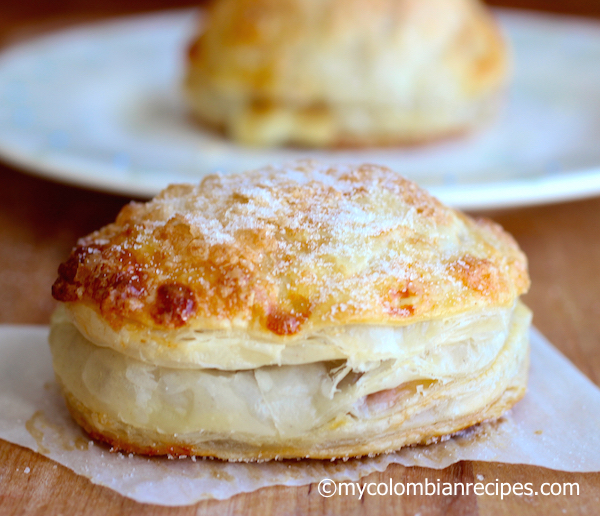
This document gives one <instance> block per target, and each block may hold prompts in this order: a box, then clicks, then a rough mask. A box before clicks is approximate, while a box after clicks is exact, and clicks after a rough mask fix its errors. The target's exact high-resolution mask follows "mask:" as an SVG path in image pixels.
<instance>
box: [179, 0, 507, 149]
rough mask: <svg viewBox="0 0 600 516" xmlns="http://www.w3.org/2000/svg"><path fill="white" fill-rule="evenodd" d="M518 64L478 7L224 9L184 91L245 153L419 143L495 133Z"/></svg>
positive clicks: (317, 0)
mask: <svg viewBox="0 0 600 516" xmlns="http://www.w3.org/2000/svg"><path fill="white" fill-rule="evenodd" d="M507 62H508V58H507V49H506V45H505V43H504V40H503V38H502V36H501V34H500V32H499V30H498V27H497V26H496V23H495V22H494V20H493V18H492V16H491V14H490V12H489V11H488V9H487V8H486V7H485V6H484V5H483V4H482V3H481V2H480V1H479V0H217V1H213V3H212V4H211V7H210V8H209V10H208V13H207V15H206V18H205V19H203V23H202V27H201V33H200V35H199V36H198V37H197V39H196V40H195V41H194V43H193V44H192V46H191V48H190V52H189V58H188V63H187V76H186V79H185V93H186V96H187V99H188V103H189V105H190V107H191V109H192V111H193V113H194V114H195V115H196V116H197V117H198V118H199V119H201V120H202V121H204V122H205V123H206V124H208V125H210V126H213V127H216V128H219V129H221V130H223V131H224V132H225V133H226V134H227V135H229V136H230V137H232V138H233V139H234V140H237V141H239V142H241V143H244V144H250V145H256V146H272V145H281V144H297V145H302V146H316V147H325V146H369V145H396V144H413V143H422V142H425V141H429V140H434V139H438V138H442V137H446V136H450V135H454V134H457V133H463V132H465V131H468V130H470V129H472V128H474V127H478V126H480V125H482V124H485V123H486V122H487V121H488V120H489V119H490V117H491V116H492V115H493V114H494V113H495V111H496V109H497V104H498V101H499V97H500V96H501V95H502V93H503V91H504V89H505V85H506V82H507V75H508V72H507V68H508V65H507Z"/></svg>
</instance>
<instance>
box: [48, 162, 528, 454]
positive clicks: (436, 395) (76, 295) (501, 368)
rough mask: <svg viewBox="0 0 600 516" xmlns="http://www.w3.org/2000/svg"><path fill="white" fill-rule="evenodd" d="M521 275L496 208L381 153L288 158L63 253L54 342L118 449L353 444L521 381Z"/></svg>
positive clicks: (393, 438)
mask: <svg viewBox="0 0 600 516" xmlns="http://www.w3.org/2000/svg"><path fill="white" fill-rule="evenodd" d="M528 286H529V278H528V274H527V263H526V258H525V256H524V255H523V253H522V252H521V251H520V250H519V248H518V246H517V245H516V243H515V242H514V240H513V239H512V238H511V237H510V236H509V235H508V234H506V233H505V232H504V231H503V230H502V229H501V228H500V227H499V226H497V225H495V224H494V223H492V222H490V221H486V220H473V219H471V218H469V217H467V216H465V215H463V214H461V213H460V212H457V211H455V210H453V209H450V208H447V207H445V206H443V205H442V204H441V203H440V202H439V201H437V200H436V199H435V198H433V197H431V196H430V195H429V194H427V193H426V192H425V191H423V190H421V189H420V188H418V187H417V186H416V185H415V184H414V183H412V182H410V181H407V180H405V179H403V178H402V177H400V176H398V175H397V174H395V173H394V172H392V171H390V170H389V169H386V168H383V167H379V166H375V165H362V166H335V167H331V166H328V165H322V164H319V163H315V162H312V161H304V162H297V163H294V164H292V165H289V166H285V167H266V168H263V169H260V170H255V171H251V172H247V173H244V174H240V175H213V176H208V177H206V178H205V179H204V180H203V181H202V182H201V183H200V184H198V185H173V186H170V187H169V188H167V189H166V190H164V191H163V192H161V193H160V194H159V195H158V196H157V197H156V198H155V199H153V200H152V201H150V202H148V203H131V204H129V205H127V206H125V207H124V208H123V209H122V211H121V213H120V214H119V216H118V217H117V220H116V222H115V223H113V224H110V225H108V226H106V227H104V228H102V229H100V230H99V231H96V232H94V233H92V234H91V235H89V236H87V237H85V238H82V239H81V240H80V241H79V242H78V244H77V246H76V247H75V248H74V250H73V251H72V253H71V255H70V257H69V258H68V260H67V261H66V262H65V263H63V264H62V265H61V266H60V268H59V277H58V279H57V280H56V282H55V283H54V286H53V295H54V297H55V298H56V299H57V300H59V301H60V302H61V303H60V306H59V309H58V310H57V312H56V313H55V315H54V317H53V321H52V329H51V335H50V345H51V350H52V354H53V363H54V368H55V372H56V376H57V379H58V381H59V384H60V385H61V387H62V389H63V392H64V394H65V398H66V400H67V404H68V406H69V409H70V410H71V413H72V414H73V416H74V418H75V419H76V420H77V422H78V423H79V424H81V426H82V427H83V428H84V429H85V430H86V431H87V432H89V433H90V434H91V435H92V436H93V437H95V438H97V439H100V440H102V441H106V442H108V443H110V444H111V445H112V446H113V447H114V448H115V449H122V450H125V451H132V452H138V453H145V454H151V455H152V454H172V455H201V456H212V457H218V458H221V459H228V460H250V461H253V460H269V459H282V458H298V457H312V458H334V457H348V456H362V455H367V454H369V455H370V454H377V453H384V452H389V451H393V450H396V449H398V448H400V447H402V446H405V445H408V444H414V443H427V442H431V441H433V440H435V439H437V438H439V437H441V436H444V435H447V434H451V433H453V432H457V431H459V430H461V429H463V428H466V427H468V426H471V425H474V424H476V423H478V422H481V421H483V420H486V419H490V418H497V417H499V416H500V415H502V414H503V413H504V412H505V411H506V410H507V409H508V408H510V407H511V406H512V405H513V404H514V403H516V401H518V400H519V399H520V398H521V397H522V396H523V394H524V392H525V385H526V378H527V364H528V328H529V324H530V318H531V316H530V313H529V311H528V309H527V308H525V307H524V305H522V304H521V302H520V301H519V296H520V295H521V294H523V293H524V292H525V291H526V290H527V289H528Z"/></svg>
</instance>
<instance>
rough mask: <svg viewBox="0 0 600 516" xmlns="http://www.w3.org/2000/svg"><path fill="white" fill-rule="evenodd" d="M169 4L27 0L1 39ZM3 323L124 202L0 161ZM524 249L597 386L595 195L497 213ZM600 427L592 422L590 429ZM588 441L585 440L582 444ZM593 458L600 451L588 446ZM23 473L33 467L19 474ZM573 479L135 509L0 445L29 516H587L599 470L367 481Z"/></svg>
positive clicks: (519, 469)
mask: <svg viewBox="0 0 600 516" xmlns="http://www.w3.org/2000/svg"><path fill="white" fill-rule="evenodd" d="M194 3H196V2H191V1H188V2H186V1H183V2H177V3H176V4H173V3H169V4H167V3H166V1H165V0H103V1H100V0H93V1H88V2H84V1H83V0H71V1H57V2H55V1H50V0H43V1H39V0H25V1H21V2H12V3H10V5H8V7H6V9H5V8H4V7H3V14H2V16H0V41H7V40H11V39H14V37H15V35H17V36H18V35H20V36H21V37H23V35H27V34H29V33H31V32H34V31H35V30H38V31H39V30H40V28H41V29H42V30H43V29H44V28H48V27H53V26H55V25H56V24H57V23H60V24H64V23H69V22H70V23H72V22H73V21H77V20H83V19H89V18H98V17H101V16H105V15H114V14H122V13H126V12H133V11H138V10H147V9H154V8H160V7H172V6H175V5H179V6H181V5H192V4H194ZM491 3H494V4H496V5H498V4H503V5H512V6H519V7H524V8H543V9H547V10H552V11H556V12H571V13H577V14H587V15H591V16H600V3H598V2H597V0H593V1H592V0H576V1H571V2H568V1H567V0H563V1H558V0H506V1H505V0H502V1H494V2H491ZM0 185H2V188H0V323H40V324H45V323H47V322H48V318H49V315H50V313H51V311H52V309H53V306H54V304H53V301H52V300H51V298H50V295H49V291H50V285H51V284H52V282H53V281H54V277H55V274H56V268H57V267H58V264H59V263H60V261H61V260H62V259H64V257H65V256H66V255H67V253H68V251H69V249H70V247H71V246H72V245H73V244H74V242H75V240H76V238H77V237H79V236H82V235H84V234H86V233H88V232H90V231H92V230H94V229H96V228H98V227H99V226H101V225H103V224H106V223H108V222H110V221H111V220H113V219H114V217H115V215H116V214H117V212H118V210H119V209H120V207H121V206H122V205H123V204H125V203H126V202H127V201H128V200H129V199H125V198H123V197H118V196H113V195H106V194H102V193H97V192H89V191H84V190H80V189H78V188H73V187H70V186H63V185H59V184H55V183H51V182H48V181H45V180H42V179H37V178H34V177H30V176H27V175H25V174H23V173H22V172H20V171H17V170H15V169H13V168H10V167H8V166H4V165H1V164H0ZM483 215H485V216H488V217H490V218H493V219H494V220H496V221H497V222H499V223H500V224H502V225H503V226H504V227H505V228H506V229H507V230H508V231H510V232H511V233H512V234H513V235H514V236H515V237H516V239H517V240H518V241H519V243H520V245H521V246H522V248H523V249H524V251H525V252H526V254H527V255H528V256H529V260H530V272H531V276H532V282H533V286H532V288H531V292H530V293H529V294H528V295H527V296H526V299H525V301H526V303H527V304H528V305H529V306H530V307H531V308H532V309H533V311H534V314H535V317H534V322H535V324H536V326H537V327H538V328H539V329H540V330H541V331H542V332H543V333H544V334H545V335H546V336H547V337H548V338H549V339H550V341H551V342H553V343H554V344H555V345H556V347H558V348H559V349H560V350H561V351H562V352H563V353H564V354H565V355H566V356H567V357H568V358H569V359H570V360H571V361H572V362H573V363H574V364H575V365H576V366H577V367H578V368H579V369H580V370H581V371H583V373H584V374H585V375H587V376H588V377H589V378H590V379H591V380H592V381H593V382H595V383H596V384H598V385H600V274H599V273H600V266H599V264H600V239H599V238H598V235H599V234H600V199H591V200H585V201H579V202H573V203H564V204H556V205H549V206H542V207H531V208H525V209H516V210H511V211H496V212H490V213H484V214H483ZM596 431H598V429H597V430H596ZM581 444H582V446H585V443H581ZM595 452H596V453H597V450H596V451H595ZM25 468H29V472H28V473H25ZM481 477H483V479H484V480H483V481H485V482H490V481H492V482H493V481H495V480H496V479H498V480H499V481H500V482H523V483H524V482H533V483H534V485H536V486H539V485H541V483H543V482H550V483H552V482H560V483H563V482H578V483H579V485H580V495H579V496H571V497H569V496H566V497H562V496H561V497H541V496H538V497H517V496H509V497H507V498H505V499H504V500H500V498H499V497H491V496H479V497H477V496H475V495H472V494H471V495H470V496H456V497H447V496H430V497H427V496H410V497H395V496H394V497H374V496H368V497H366V498H364V499H363V500H357V499H353V498H352V497H333V498H330V499H324V498H322V497H321V496H320V495H319V494H318V493H317V490H316V486H314V485H312V486H305V487H300V488H283V487H273V488H265V489H261V490H260V491H257V492H254V493H250V494H244V495H239V496H235V497H233V498H231V499H230V500H226V501H206V502H202V503H199V504H196V505H193V506H188V507H180V508H166V507H160V506H152V505H141V504H138V503H136V502H133V501H131V500H129V499H126V498H124V497H122V496H120V495H118V494H116V493H115V492H113V491H111V490H109V489H107V488H104V487H100V486H96V485H94V484H92V483H91V482H89V481H88V480H87V479H85V478H83V477H80V476H77V475H75V474H74V473H72V472H71V471H70V470H68V469H66V468H64V467H62V466H60V465H57V464H56V463H54V462H52V461H51V460H49V459H47V458H45V457H43V456H41V455H38V454H37V453H34V452H32V451H30V450H27V449H24V448H21V447H19V446H15V445H13V444H10V443H7V442H4V441H0V513H1V514H3V515H4V514H6V515H9V514H27V515H37V514H40V515H42V514H43V515H52V514H65V515H75V514H77V515H79V514H81V515H100V514H102V515H105V514H110V515H113V514H115V515H129V514H138V513H140V512H142V511H143V512H144V514H149V515H180V514H181V515H184V514H185V515H192V514H215V515H216V514H219V515H228V514H260V515H269V516H270V515H272V514H307V513H314V514H344V515H354V514H357V515H358V514H361V515H362V514H382V515H391V514H394V515H414V514H420V515H421V516H432V515H438V514H440V515H441V514H448V515H507V516H508V515H510V516H513V515H516V514H519V515H525V516H527V515H534V514H545V515H554V514H556V515H563V514H569V515H571V514H581V515H587V514H589V515H592V514H598V513H599V512H600V509H598V507H600V473H599V474H572V473H563V472H556V471H551V470H548V469H544V468H537V467H530V466H514V465H502V464H494V463H481V462H461V463H459V464H456V465H453V466H451V467H449V468H447V469H445V470H441V471H438V470H429V469H425V468H405V467H402V466H397V465H394V466H390V467H389V468H388V469H387V470H386V471H385V472H383V473H374V474H372V475H370V476H369V477H367V478H366V479H364V481H365V482H378V481H384V482H388V481H389V479H390V478H392V479H393V481H394V482H418V481H422V480H424V479H425V478H427V479H428V480H429V481H436V480H437V479H440V480H441V481H449V482H458V481H464V482H473V481H478V480H480V479H481Z"/></svg>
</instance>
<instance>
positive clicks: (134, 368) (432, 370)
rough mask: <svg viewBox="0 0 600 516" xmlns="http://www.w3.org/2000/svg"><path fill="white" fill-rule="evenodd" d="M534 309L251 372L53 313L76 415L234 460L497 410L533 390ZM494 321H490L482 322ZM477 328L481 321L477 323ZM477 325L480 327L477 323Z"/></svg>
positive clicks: (311, 453) (385, 435)
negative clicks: (89, 328)
mask: <svg viewBox="0 0 600 516" xmlns="http://www.w3.org/2000/svg"><path fill="white" fill-rule="evenodd" d="M529 322H530V313H529V311H528V310H527V309H526V308H525V307H524V306H523V305H521V304H517V305H516V307H515V309H514V311H513V310H511V313H510V317H509V321H508V324H505V329H504V331H503V332H501V334H500V337H499V338H497V339H496V341H494V339H493V337H492V335H491V334H496V335H497V334H498V331H497V330H498V328H495V329H494V328H489V327H488V328H487V330H488V331H487V332H488V334H490V333H491V334H490V335H489V339H488V341H487V342H482V343H480V344H479V345H478V344H477V343H476V342H472V341H470V339H469V338H467V337H464V338H463V340H462V341H461V340H460V339H458V341H456V340H453V339H452V335H449V336H448V337H449V342H446V343H445V344H444V345H438V346H435V345H433V346H429V347H428V346H426V347H425V349H423V350H421V352H420V353H417V354H416V355H413V356H409V357H405V358H404V359H403V360H400V359H399V360H392V359H387V360H379V361H375V362H372V363H371V364H370V366H368V367H365V366H364V364H363V367H361V368H359V369H357V370H353V369H351V368H350V367H349V365H348V363H347V362H344V361H334V362H317V363H308V364H303V365H294V366H281V367H272V366H271V367H262V368H258V369H255V370H250V371H218V370H214V369H201V370H197V369H195V370H186V369H173V368H167V367H164V366H155V365H151V364H147V363H143V362H141V361H139V360H135V359H132V358H130V357H127V356H125V355H123V354H120V353H117V352H115V351H114V350H112V349H108V348H101V347H99V346H96V345H94V344H92V343H91V342H89V341H87V340H86V339H85V338H84V337H83V336H82V335H81V334H80V333H79V332H78V330H77V329H76V328H75V326H73V325H72V324H71V323H70V322H69V321H68V319H67V318H64V317H63V318H57V319H55V321H54V322H53V327H52V334H51V348H52V352H53V359H54V368H55V372H56V375H57V378H58V380H59V382H60V384H61V386H62V388H63V390H64V392H65V395H66V398H67V400H68V404H69V407H70V410H71V411H72V413H73V414H74V417H75V418H76V419H77V421H78V422H79V423H80V424H81V425H82V426H83V427H84V428H85V429H86V430H87V431H88V432H90V433H91V434H92V435H93V436H95V437H97V438H99V439H101V440H104V441H107V442H110V443H111V444H113V445H115V446H117V447H118V448H120V449H124V450H129V451H136V452H141V453H150V454H164V453H171V454H181V455H190V454H195V455H208V456H215V457H219V458H224V459H229V460H267V459H271V458H291V457H314V458H331V457H340V456H360V455H365V454H373V453H382V452H386V451H391V450H394V449H397V448H399V447H401V446H404V445H406V444H414V443H418V442H423V441H427V440H431V439H433V438H435V437H438V436H440V435H445V434H448V433H452V432H456V431H458V430H460V429H462V428H465V427H467V426H470V425H472V424H475V423H477V422H480V421H482V420H483V419H489V418H490V417H498V416H499V415H501V413H502V412H503V411H505V410H506V409H507V408H509V406H511V405H512V403H514V402H516V401H517V400H518V399H519V398H520V397H521V396H522V395H523V393H524V389H525V383H526V367H527V357H528V344H527V342H528V339H527V336H528V327H529ZM483 325H484V326H485V325H486V322H485V321H484V322H483ZM471 330H472V328H471ZM474 333H475V332H474Z"/></svg>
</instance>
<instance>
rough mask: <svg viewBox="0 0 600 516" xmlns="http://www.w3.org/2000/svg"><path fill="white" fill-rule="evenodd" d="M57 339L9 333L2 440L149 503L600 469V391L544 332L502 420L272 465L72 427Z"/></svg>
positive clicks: (0, 339) (2, 382)
mask: <svg viewBox="0 0 600 516" xmlns="http://www.w3.org/2000/svg"><path fill="white" fill-rule="evenodd" d="M47 336H48V329H47V328H46V327H32V326H0V438H2V439H5V440H7V441H10V442H13V443H16V444H19V445H21V446H25V447H27V448H30V449H32V450H35V451H38V452H39V453H43V454H44V455H46V456H47V457H50V458H51V459H53V460H55V461H57V462H59V463H60V464H63V465H64V466H66V467H68V468H70V469H72V470H73V471H75V472H76V473H78V474H80V475H84V476H85V477H87V478H89V479H90V480H91V481H92V482H94V483H97V484H101V485H104V486H107V487H109V488H111V489H114V490H115V491H117V492H118V493H120V494H122V495H124V496H128V497H130V498H133V499H134V500H137V501H139V502H146V503H156V504H161V505H187V504H191V503H194V502H197V501H199V500H203V499H207V498H215V499H226V498H229V497H230V496H233V495H235V494H237V493H242V492H250V491H254V490H256V489H259V488H261V487H265V486H273V485H288V486H297V485H306V484H309V483H311V482H315V481H316V482H319V481H320V480H321V479H323V478H331V479H333V480H358V479H359V478H361V477H363V476H365V475H368V474H369V473H372V472H373V471H384V470H385V469H386V467H387V466H388V465H389V464H392V463H398V464H402V465H405V466H415V465H417V466H425V467H430V468H444V467H446V466H448V465H450V464H453V463H454V462H458V461H460V460H479V461H494V462H505V463H511V464H516V463H519V464H532V465H537V466H544V467H547V468H552V469H557V470H563V471H579V472H585V471H600V390H599V389H598V388H597V387H596V386H595V385H594V384H593V383H592V382H590V381H589V380H588V379H587V378H586V377H585V376H584V375H582V374H581V373H580V372H579V371H578V370H577V369H576V368H575V367H574V366H573V365H572V364H571V363H570V362H569V361H567V360H566V359H565V358H564V357H563V356H562V355H561V354H560V353H559V352H558V351H556V350H555V349H554V348H553V347H552V346H551V345H550V344H549V343H548V341H547V340H545V339H544V337H543V336H542V335H541V334H540V333H538V332H537V331H536V330H532V332H531V372H530V381H529V389H528V391H527V395H526V396H525V398H524V399H523V400H522V401H521V402H519V403H518V404H517V405H516V406H515V407H514V408H513V409H512V411H511V412H509V413H508V414H507V415H506V416H505V417H503V418H502V419H501V420H500V421H499V422H497V423H493V424H484V425H480V426H479V427H477V428H476V429H475V430H472V431H467V432H464V433H463V434H461V435H460V436H455V437H453V438H451V439H450V440H448V441H445V442H442V443H438V444H434V445H430V446H419V447H413V448H405V449H403V450H401V451H399V452H397V453H394V454H390V455H385V456H380V457H377V458H372V459H353V460H349V461H347V462H343V461H336V462H329V461H316V460H303V461H284V462H270V463H263V464H237V463H236V464H233V463H225V462H220V461H213V460H201V459H198V460H197V461H195V460H192V459H191V458H186V459H175V460H168V459H166V458H152V459H149V458H145V457H140V456H134V455H123V454H121V453H110V452H109V450H108V448H107V447H105V446H103V445H101V444H96V443H93V442H92V441H90V440H89V438H88V437H87V436H86V435H85V434H84V433H83V431H82V430H80V429H79V427H78V426H77V425H76V424H75V423H74V422H73V421H72V420H71V418H70V416H69V414H68V412H67V409H66V407H65V405H64V403H63V400H62V397H61V396H60V394H59V392H58V388H57V387H56V384H55V382H54V374H53V371H52V365H51V358H50V351H49V348H48V345H47V343H46V341H47Z"/></svg>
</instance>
